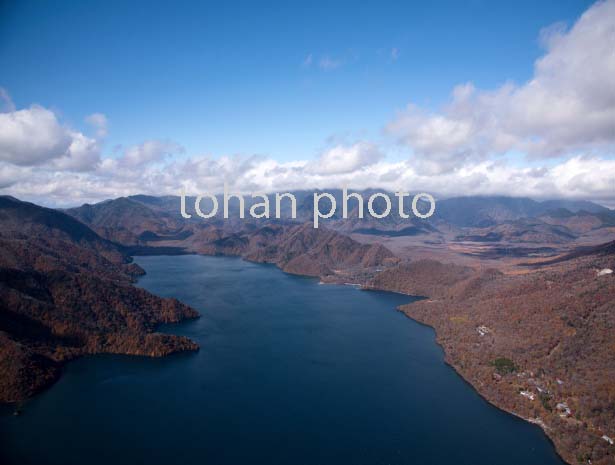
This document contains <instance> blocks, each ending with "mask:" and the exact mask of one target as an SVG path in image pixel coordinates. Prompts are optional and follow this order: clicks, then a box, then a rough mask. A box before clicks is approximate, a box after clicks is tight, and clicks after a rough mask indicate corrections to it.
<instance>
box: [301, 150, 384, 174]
mask: <svg viewBox="0 0 615 465" xmlns="http://www.w3.org/2000/svg"><path fill="white" fill-rule="evenodd" d="M383 158H384V155H383V154H382V153H381V152H380V151H379V150H378V148H377V147H376V146H375V145H373V144H370V143H367V142H358V143H356V144H353V145H350V146H345V145H336V146H335V147H332V148H330V149H328V150H326V151H325V152H323V153H322V154H321V155H320V156H319V157H318V158H317V159H316V160H315V161H314V162H312V163H310V164H309V166H308V167H307V169H308V170H309V171H311V172H312V173H315V174H324V175H328V174H340V173H350V172H352V171H356V170H359V169H361V168H363V167H365V166H369V165H373V164H374V163H377V162H379V161H380V160H382V159H383Z"/></svg>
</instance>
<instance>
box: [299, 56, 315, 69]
mask: <svg viewBox="0 0 615 465" xmlns="http://www.w3.org/2000/svg"><path fill="white" fill-rule="evenodd" d="M313 61H314V57H313V56H312V54H311V53H308V55H307V56H306V57H305V58H304V59H303V62H302V63H301V66H303V67H304V68H309V67H310V66H312V62H313Z"/></svg>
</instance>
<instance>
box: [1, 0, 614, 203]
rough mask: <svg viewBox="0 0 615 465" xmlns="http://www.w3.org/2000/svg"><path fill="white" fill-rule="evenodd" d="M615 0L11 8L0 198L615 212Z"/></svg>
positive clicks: (6, 14)
mask: <svg viewBox="0 0 615 465" xmlns="http://www.w3.org/2000/svg"><path fill="white" fill-rule="evenodd" d="M614 46H615V0H599V1H597V2H595V3H591V2H588V1H582V0H552V1H551V0H545V1H540V2H529V1H516V2H487V1H476V0H475V1H468V2H459V1H451V2H421V3H418V2H408V1H403V2H326V3H325V2H322V3H316V2H303V3H297V2H280V3H278V4H274V3H257V2H245V3H242V2H234V3H229V2H224V3H223V2H219V3H207V2H186V1H180V2H170V1H165V2H155V1H148V2H135V1H130V2H129V1H122V2H120V1H104V2H102V1H96V2H94V1H87V0H84V1H77V0H70V1H69V0H65V1H61V2H60V1H37V2H32V1H27V0H20V1H5V2H0V193H3V194H11V195H15V196H17V197H19V198H24V199H28V200H32V201H35V202H39V203H42V204H45V205H75V204H79V203H83V202H96V201H99V200H103V199H107V198H113V197H119V196H124V195H132V194H151V195H162V194H177V193H178V192H179V191H180V190H182V189H186V190H187V191H188V192H189V193H190V192H191V193H194V194H196V193H202V192H212V191H215V192H219V191H221V189H222V187H223V183H224V180H226V181H228V182H229V183H230V184H231V186H230V187H231V188H233V189H235V190H240V191H242V192H245V193H249V192H259V191H260V192H263V191H267V192H273V191H282V190H292V189H313V188H322V189H325V188H339V187H341V186H348V187H350V188H357V189H362V188H383V189H389V190H396V189H403V190H406V191H423V192H428V193H432V194H435V195H436V196H437V197H439V198H442V197H446V196H455V195H502V194H504V195H516V196H528V197H532V198H536V199H545V198H562V197H564V198H570V199H588V200H594V201H598V202H601V203H603V204H605V205H611V206H615V83H614V81H613V76H614V75H615V54H613V47H614Z"/></svg>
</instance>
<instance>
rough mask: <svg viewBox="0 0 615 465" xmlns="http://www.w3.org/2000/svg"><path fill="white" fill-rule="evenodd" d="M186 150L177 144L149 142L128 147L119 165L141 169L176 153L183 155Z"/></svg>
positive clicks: (157, 141)
mask: <svg viewBox="0 0 615 465" xmlns="http://www.w3.org/2000/svg"><path fill="white" fill-rule="evenodd" d="M183 151H184V149H183V148H182V147H181V146H180V145H179V144H176V143H175V142H170V141H160V140H149V141H145V142H143V143H142V144H139V145H133V146H131V147H128V149H127V150H126V151H125V152H124V155H123V157H122V158H120V159H119V163H120V164H121V165H123V166H127V167H132V168H136V167H141V166H144V165H147V164H150V163H156V162H160V161H163V160H164V158H165V157H167V156H170V155H172V154H174V153H183Z"/></svg>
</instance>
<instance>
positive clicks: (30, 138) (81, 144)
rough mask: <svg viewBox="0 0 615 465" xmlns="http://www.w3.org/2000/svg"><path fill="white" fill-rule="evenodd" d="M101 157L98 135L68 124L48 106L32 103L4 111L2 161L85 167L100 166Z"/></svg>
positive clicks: (1, 119)
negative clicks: (22, 107) (91, 134)
mask: <svg viewBox="0 0 615 465" xmlns="http://www.w3.org/2000/svg"><path fill="white" fill-rule="evenodd" d="M99 157H100V149H99V146H98V143H97V141H96V140H95V139H91V138H89V137H87V136H85V135H83V134H82V133H80V132H77V131H73V130H71V129H70V128H67V127H64V126H63V125H61V124H60V122H59V121H58V118H57V117H56V115H55V114H54V113H53V112H52V111H50V110H48V109H46V108H43V107H41V106H39V105H31V106H30V107H29V108H26V109H22V110H15V109H13V110H12V111H9V112H6V113H0V161H3V162H6V163H11V164H14V165H19V166H36V165H44V164H51V165H53V166H55V167H58V168H60V169H75V170H85V169H92V168H93V167H94V166H96V164H97V163H98V160H99Z"/></svg>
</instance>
